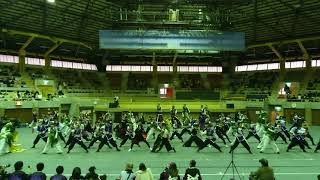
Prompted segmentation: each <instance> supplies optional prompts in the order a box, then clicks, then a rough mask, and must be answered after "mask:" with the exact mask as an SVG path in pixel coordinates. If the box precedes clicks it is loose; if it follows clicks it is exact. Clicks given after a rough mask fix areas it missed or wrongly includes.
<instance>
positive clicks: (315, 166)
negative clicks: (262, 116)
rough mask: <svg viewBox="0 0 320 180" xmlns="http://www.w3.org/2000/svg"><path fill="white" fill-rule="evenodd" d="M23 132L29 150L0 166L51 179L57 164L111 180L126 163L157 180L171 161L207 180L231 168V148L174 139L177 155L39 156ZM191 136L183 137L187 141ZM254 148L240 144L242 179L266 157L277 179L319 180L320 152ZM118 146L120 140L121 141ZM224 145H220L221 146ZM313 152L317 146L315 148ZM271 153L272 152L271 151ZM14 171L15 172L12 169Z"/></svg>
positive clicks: (138, 151) (0, 159)
mask: <svg viewBox="0 0 320 180" xmlns="http://www.w3.org/2000/svg"><path fill="white" fill-rule="evenodd" d="M319 130H320V127H312V130H311V134H312V135H313V137H314V139H315V141H316V143H317V142H318V140H319V137H320V131H319ZM18 131H19V132H20V139H19V143H21V144H22V147H23V148H25V149H27V150H26V151H24V152H22V153H13V154H8V155H3V156H0V164H7V163H10V164H12V165H13V164H14V162H15V161H18V160H23V161H24V162H25V171H27V172H29V171H30V170H28V169H27V166H28V165H30V166H31V167H32V170H31V171H33V170H34V169H35V165H36V163H38V162H44V163H45V166H46V167H45V172H46V173H47V174H48V175H49V176H50V175H52V174H53V173H55V167H56V166H57V165H63V166H64V167H65V174H66V175H69V174H70V173H71V172H72V169H73V167H75V166H79V167H80V168H81V169H82V173H84V174H85V173H86V172H87V169H88V168H89V167H90V166H92V165H94V166H96V167H97V172H98V173H101V174H107V175H108V180H110V179H111V180H114V179H115V178H116V177H117V176H118V174H119V173H120V171H121V170H122V169H123V168H124V166H125V164H126V163H127V162H132V163H134V169H135V170H137V167H138V164H139V163H140V162H144V163H145V164H146V165H147V167H150V168H151V170H152V172H153V174H154V176H155V179H158V178H159V174H160V173H161V172H162V170H163V169H164V167H165V166H166V165H167V164H168V163H169V162H172V161H174V162H176V163H177V165H178V168H179V170H180V173H181V174H183V173H184V171H185V169H186V168H187V166H188V163H189V160H190V159H195V160H196V161H197V166H198V167H199V168H200V170H201V173H202V176H203V179H204V180H215V179H221V177H222V176H221V174H222V173H223V172H224V171H225V169H226V167H227V166H228V164H229V162H230V160H231V155H230V154H229V153H227V152H228V151H229V148H226V147H223V151H224V153H219V152H217V151H216V150H212V149H211V148H206V149H204V150H203V151H201V152H200V153H197V152H196V148H194V147H192V148H184V147H182V144H181V143H180V141H178V140H173V146H174V147H175V148H176V150H177V153H167V152H166V151H165V150H163V151H162V152H161V153H150V152H149V151H148V148H147V146H146V145H145V144H142V143H141V148H139V147H137V146H135V147H134V150H133V151H132V152H128V148H129V147H128V146H129V143H128V142H127V144H126V145H125V146H123V147H122V151H121V152H116V151H115V150H113V149H112V150H110V149H108V148H107V147H104V149H103V150H102V151H101V152H100V153H96V152H95V150H96V149H95V148H92V149H91V151H90V153H88V154H86V153H85V152H84V150H83V149H81V148H80V147H78V146H77V145H76V147H75V149H74V150H73V151H72V152H71V153H70V154H66V153H64V154H62V155H58V154H55V151H54V149H53V150H52V151H51V152H50V153H49V154H46V155H43V154H40V152H41V151H42V149H43V147H44V142H42V141H40V142H39V144H38V145H37V146H36V149H30V147H31V146H32V142H33V139H34V137H35V134H31V129H29V128H22V129H18ZM186 138H188V135H186V136H184V139H186ZM249 143H250V146H251V149H252V150H253V152H254V154H253V155H251V154H248V153H247V151H246V150H245V149H244V148H243V147H242V146H241V145H240V146H239V148H237V149H236V151H235V164H236V165H237V167H238V170H239V172H240V174H241V176H242V179H248V174H249V173H250V172H251V171H254V170H256V169H257V167H258V166H260V164H259V162H258V160H259V159H260V158H263V157H264V158H267V159H268V160H269V164H270V165H271V166H272V167H273V168H274V170H275V173H276V179H280V180H300V179H303V180H312V179H317V178H316V176H317V175H318V174H320V153H318V154H315V153H313V150H308V153H303V152H302V151H301V150H300V149H299V148H298V147H295V148H294V149H293V150H292V151H291V152H289V153H287V152H285V150H286V147H287V146H286V145H285V144H282V140H281V139H279V140H278V145H279V148H280V151H281V154H280V155H277V154H273V153H265V154H260V153H259V151H258V150H257V149H256V148H255V147H256V146H257V142H256V141H255V139H250V140H249ZM118 144H119V141H118ZM219 144H220V145H222V144H221V143H219ZM312 148H313V149H314V148H315V147H314V146H312ZM270 151H271V149H270ZM10 170H12V169H10ZM231 175H232V170H231V169H229V171H228V172H227V177H225V178H224V179H228V180H229V179H230V178H231ZM236 179H239V178H236Z"/></svg>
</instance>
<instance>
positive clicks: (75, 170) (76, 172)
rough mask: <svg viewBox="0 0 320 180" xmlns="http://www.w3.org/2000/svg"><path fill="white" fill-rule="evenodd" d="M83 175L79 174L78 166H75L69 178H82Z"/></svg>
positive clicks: (70, 179) (80, 179)
mask: <svg viewBox="0 0 320 180" xmlns="http://www.w3.org/2000/svg"><path fill="white" fill-rule="evenodd" d="M83 179H84V177H83V176H82V175H81V169H80V168H79V167H75V168H74V169H73V171H72V175H71V177H70V178H69V180H83Z"/></svg>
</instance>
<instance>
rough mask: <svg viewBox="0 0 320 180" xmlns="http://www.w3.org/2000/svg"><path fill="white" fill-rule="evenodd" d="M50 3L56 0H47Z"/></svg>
mask: <svg viewBox="0 0 320 180" xmlns="http://www.w3.org/2000/svg"><path fill="white" fill-rule="evenodd" d="M47 2H48V3H55V2H56V1H55V0H47Z"/></svg>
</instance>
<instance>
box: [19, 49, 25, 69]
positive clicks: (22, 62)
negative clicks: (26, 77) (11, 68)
mask: <svg viewBox="0 0 320 180" xmlns="http://www.w3.org/2000/svg"><path fill="white" fill-rule="evenodd" d="M25 59H26V51H25V50H20V51H19V64H18V70H19V72H20V73H24V70H25V66H26V61H25Z"/></svg>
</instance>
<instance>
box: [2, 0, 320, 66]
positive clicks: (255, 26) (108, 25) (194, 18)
mask: <svg viewBox="0 0 320 180" xmlns="http://www.w3.org/2000/svg"><path fill="white" fill-rule="evenodd" d="M55 1H56V2H55V3H48V2H47V0H0V27H1V31H0V50H1V52H7V53H14V52H19V50H20V51H21V50H25V51H26V52H27V53H30V54H31V55H33V56H37V55H41V56H43V55H50V56H54V57H57V58H59V57H64V58H66V57H70V59H74V60H79V59H86V60H88V61H89V62H94V63H102V64H104V63H106V62H107V63H115V64H117V63H150V62H151V59H152V58H153V55H156V58H157V60H158V61H160V62H162V63H172V59H173V57H174V55H175V54H176V52H173V51H157V52H151V51H141V52H137V51H124V50H113V51H107V50H102V49H99V47H98V44H99V43H98V41H99V40H98V39H99V37H98V31H99V30H103V29H136V30H139V29H164V30H166V29H178V30H183V29H186V30H221V31H235V32H245V34H246V45H247V47H248V49H247V50H246V51H245V52H238V53H231V52H221V53H218V54H207V53H201V52H194V53H191V54H188V53H179V54H178V58H177V61H178V62H180V63H184V62H188V63H190V64H191V63H199V64H201V63H209V64H219V63H220V64H221V63H223V62H225V61H228V60H232V61H235V62H238V63H248V62H252V61H261V62H262V61H276V60H277V59H278V58H279V55H280V57H283V58H286V57H290V58H292V59H295V58H296V59H297V58H299V57H301V56H302V55H303V54H306V53H307V54H308V55H318V54H320V40H319V39H320V38H319V36H320V28H319V27H320V11H319V9H320V1H319V0H161V1H159V0H55ZM170 9H171V11H170ZM30 33H33V34H30ZM303 38H308V39H307V40H308V41H305V40H306V39H303ZM297 39H298V40H297ZM285 40H293V41H285ZM270 42H276V43H273V44H270ZM266 43H267V44H266ZM268 43H269V44H268ZM288 59H289V58H288ZM101 61H102V62H101Z"/></svg>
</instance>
